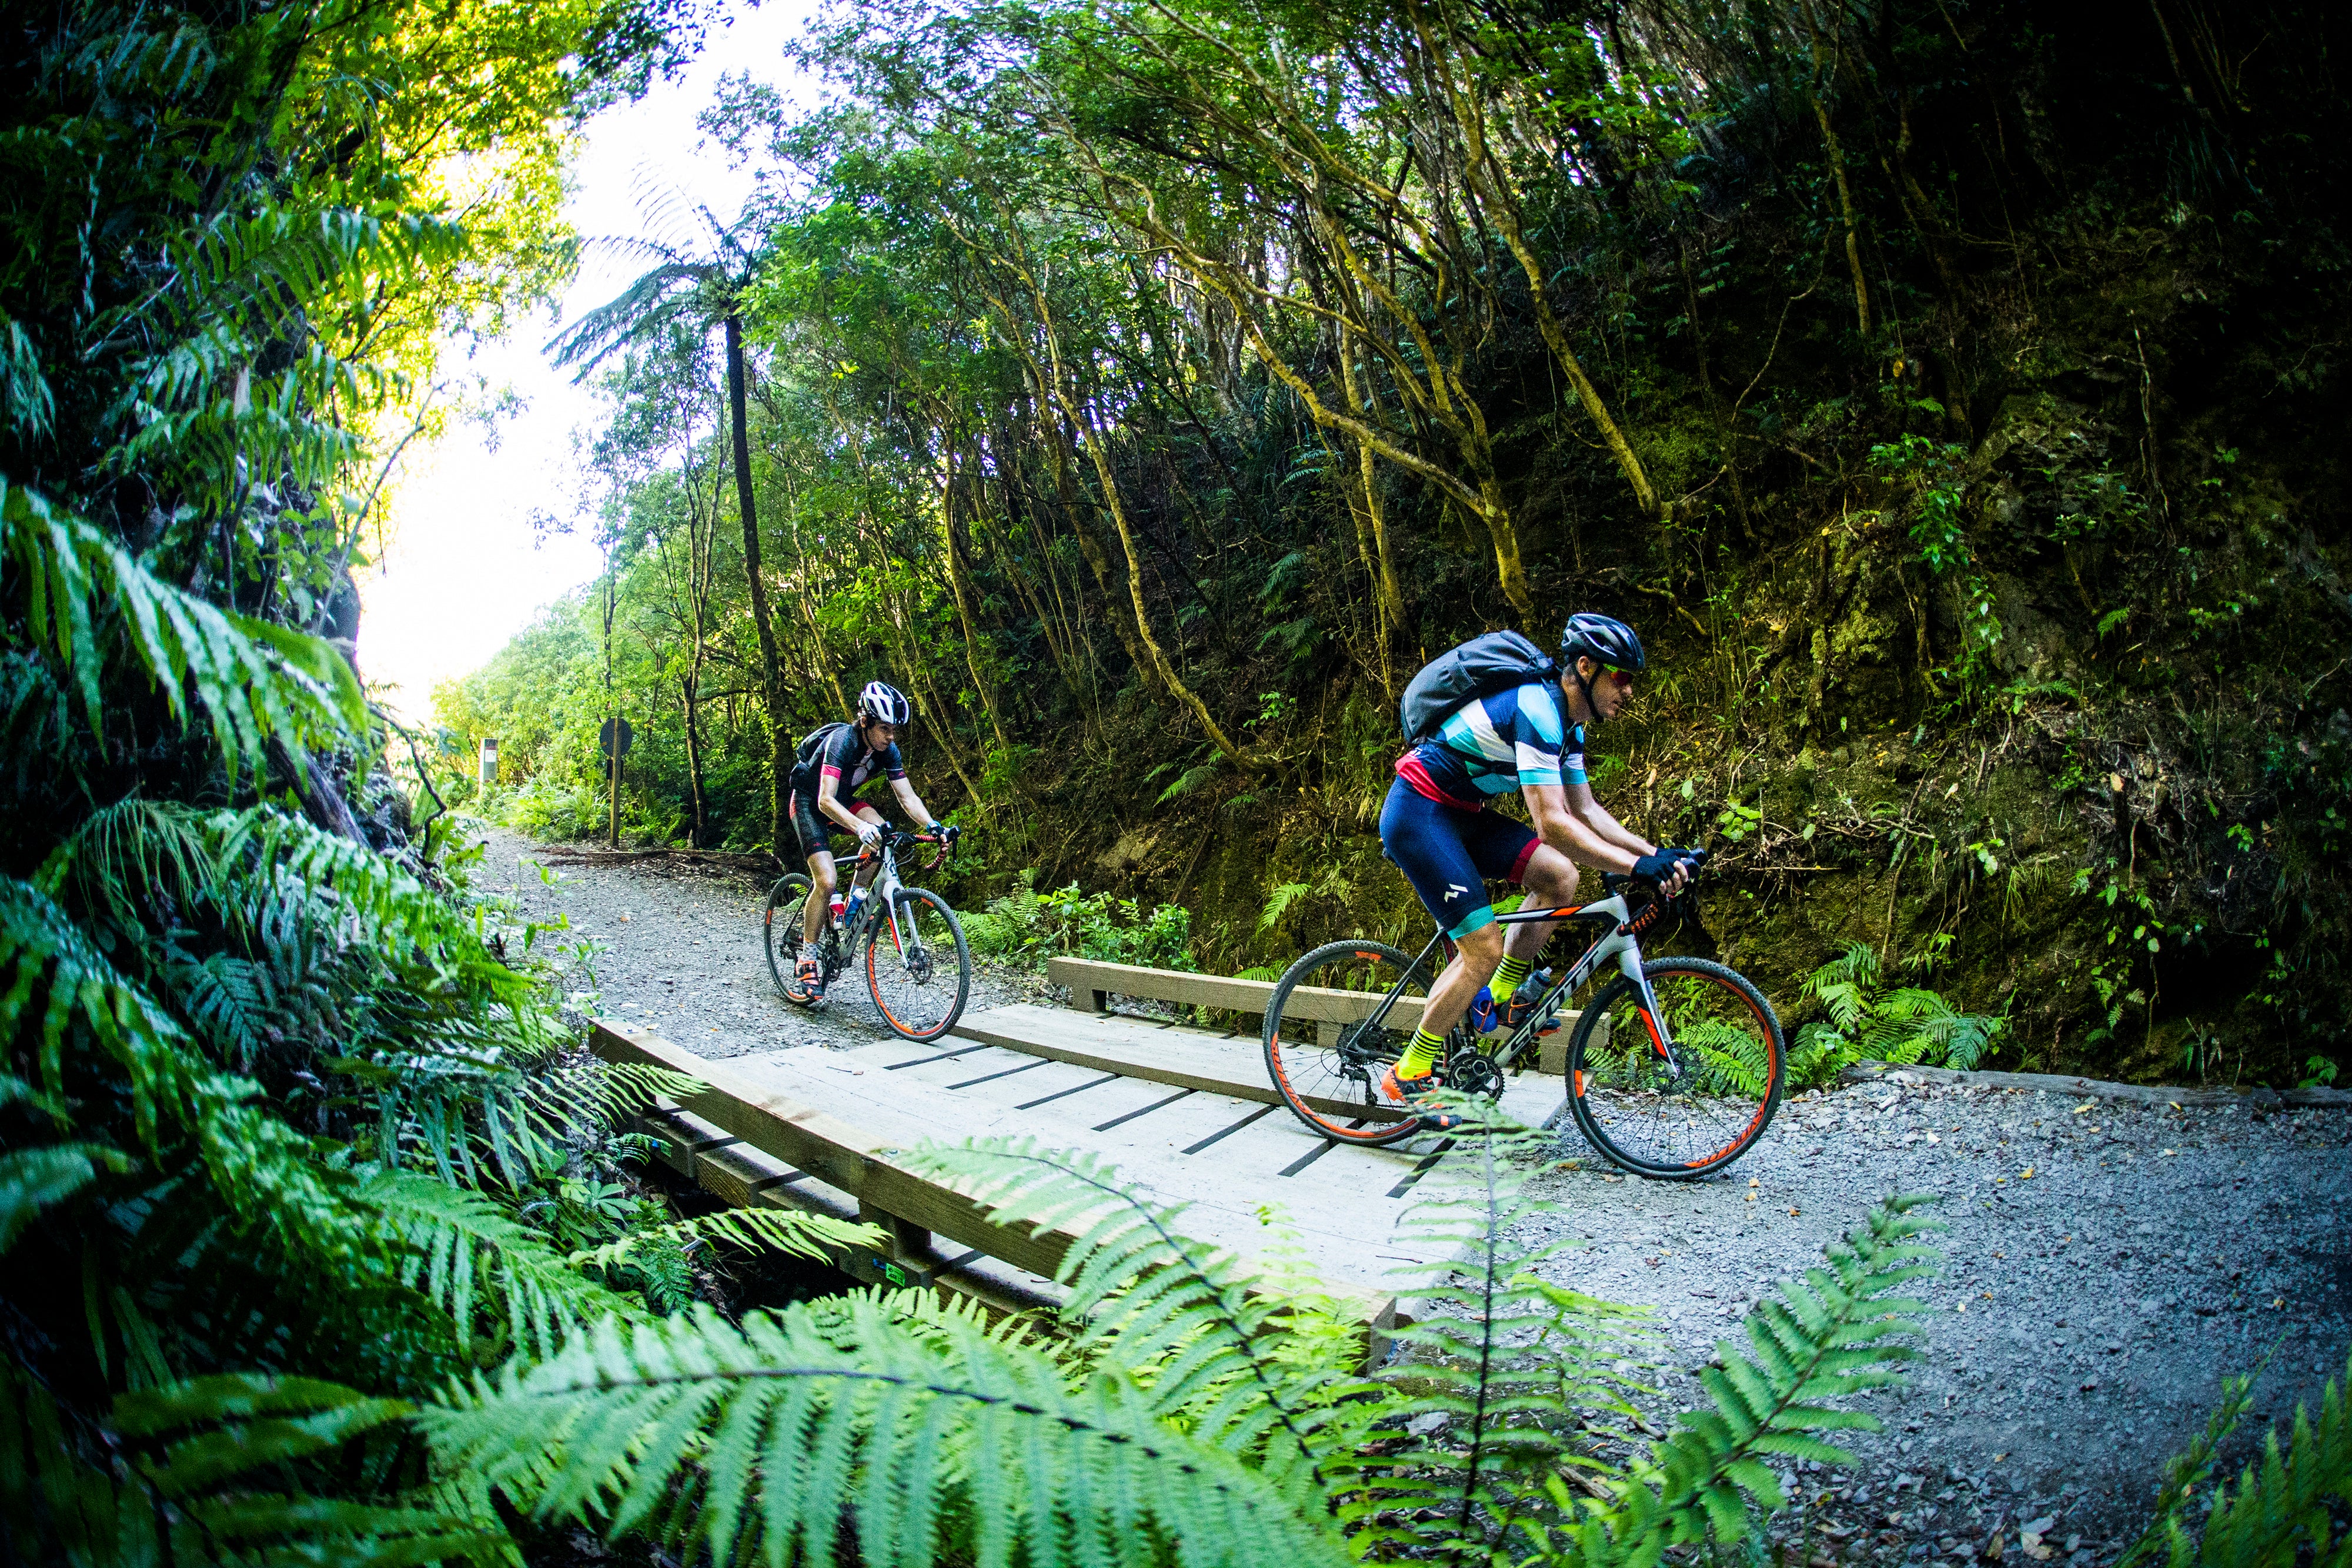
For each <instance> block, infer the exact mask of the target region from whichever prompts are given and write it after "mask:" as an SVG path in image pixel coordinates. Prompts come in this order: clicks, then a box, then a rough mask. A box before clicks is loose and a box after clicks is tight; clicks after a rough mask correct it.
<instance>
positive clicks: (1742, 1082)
mask: <svg viewBox="0 0 2352 1568" xmlns="http://www.w3.org/2000/svg"><path fill="white" fill-rule="evenodd" d="M1698 858H1699V860H1700V861H1701V862H1702V863H1703V862H1704V860H1705V857H1704V856H1703V855H1702V856H1700V857H1698ZM1648 885H1649V884H1648V883H1642V882H1638V881H1637V880H1636V879H1634V878H1633V877H1623V876H1614V875H1608V874H1604V875H1603V876H1602V878H1601V887H1602V891H1603V892H1604V893H1606V894H1608V896H1606V897H1604V898H1601V899H1598V900H1596V901H1594V902H1593V903H1591V904H1582V905H1580V906H1577V907H1574V908H1567V909H1528V908H1521V909H1517V910H1515V911H1513V912H1512V913H1510V914H1507V915H1497V916H1496V922H1497V923H1498V924H1500V925H1527V924H1529V923H1531V922H1534V921H1539V920H1559V921H1563V922H1567V923H1570V924H1569V925H1568V926H1566V927H1564V930H1565V929H1572V928H1574V927H1575V926H1577V925H1582V926H1584V927H1585V929H1586V930H1587V931H1588V932H1591V931H1592V930H1593V928H1594V927H1600V929H1599V931H1598V933H1597V936H1595V937H1594V940H1593V941H1592V942H1591V945H1590V946H1587V947H1586V948H1585V950H1584V951H1583V952H1582V953H1581V954H1580V955H1579V956H1577V958H1576V960H1575V962H1574V963H1572V964H1570V965H1569V966H1568V967H1567V968H1566V969H1565V970H1563V971H1561V972H1560V973H1559V974H1558V975H1557V976H1556V977H1553V978H1551V979H1550V980H1549V982H1548V983H1546V984H1543V985H1542V986H1541V987H1540V988H1539V990H1538V997H1539V1000H1538V1005H1537V1007H1536V1009H1535V1011H1534V1012H1533V1013H1532V1014H1530V1015H1529V1016H1528V1019H1527V1020H1526V1021H1525V1022H1524V1023H1522V1024H1521V1025H1520V1026H1519V1027H1518V1028H1517V1029H1516V1030H1512V1031H1511V1032H1509V1033H1508V1034H1495V1035H1489V1036H1486V1037H1484V1038H1483V1039H1482V1038H1481V1037H1479V1036H1477V1035H1475V1034H1473V1033H1472V1032H1471V1030H1470V1025H1469V1022H1468V1020H1467V1019H1465V1020H1464V1021H1463V1022H1462V1023H1460V1024H1457V1025H1456V1026H1455V1027H1454V1030H1452V1031H1451V1032H1450V1033H1449V1034H1448V1035H1447V1036H1446V1040H1445V1058H1444V1063H1443V1066H1442V1068H1441V1071H1442V1073H1443V1075H1444V1082H1445V1083H1446V1084H1447V1086H1448V1087H1450V1088H1452V1089H1454V1090H1455V1091H1456V1092H1464V1093H1473V1094H1486V1095H1487V1096H1489V1097H1499V1096H1500V1095H1501V1094H1502V1092H1503V1082H1504V1078H1505V1076H1506V1075H1507V1074H1510V1073H1514V1072H1520V1071H1526V1070H1527V1069H1528V1067H1530V1066H1533V1065H1535V1063H1536V1062H1537V1061H1538V1060H1539V1055H1538V1044H1537V1042H1538V1040H1539V1039H1540V1038H1541V1037H1542V1036H1543V1035H1546V1034H1549V1033H1551V1032H1553V1031H1554V1030H1556V1029H1558V1028H1559V1024H1558V1023H1557V1022H1555V1021H1554V1020H1555V1018H1556V1015H1557V1013H1558V1011H1559V1009H1560V1008H1561V1007H1562V1006H1563V1005H1564V1004H1565V1003H1566V1002H1567V1000H1568V998H1569V997H1570V995H1572V994H1573V993H1574V992H1575V991H1576V990H1577V989H1578V988H1580V987H1581V986H1582V985H1583V984H1584V983H1585V982H1586V981H1587V980H1589V979H1591V978H1592V977H1594V976H1595V975H1597V974H1599V973H1600V972H1601V968H1602V967H1603V966H1613V967H1615V969H1616V971H1617V972H1616V975H1615V976H1614V977H1612V979H1611V980H1610V981H1609V982H1608V984H1606V985H1604V986H1603V987H1601V991H1600V993H1599V994H1598V995H1597V996H1595V997H1594V998H1592V1000H1591V1003H1590V1004H1589V1005H1588V1006H1586V1008H1585V1009H1584V1010H1583V1013H1582V1014H1581V1016H1580V1017H1579V1018H1578V1019H1577V1020H1576V1023H1575V1025H1574V1027H1573V1028H1572V1029H1570V1031H1569V1037H1568V1049H1567V1051H1566V1059H1565V1067H1566V1077H1567V1087H1568V1104H1569V1109H1570V1113H1572V1114H1573V1115H1574V1116H1575V1118H1576V1125H1577V1128H1578V1130H1579V1131H1580V1132H1581V1133H1582V1134H1584V1136H1585V1139H1586V1141H1587V1142H1589V1143H1591V1145H1592V1146H1593V1147H1594V1148H1595V1149H1597V1150H1599V1151H1600V1152H1601V1155H1602V1156H1603V1157H1604V1158H1606V1159H1608V1160H1609V1161H1610V1163H1611V1164H1612V1165H1615V1166H1618V1167H1620V1168H1621V1169H1623V1170H1628V1171H1632V1172H1633V1173H1634V1174H1635V1175H1638V1176H1651V1177H1656V1178H1664V1179H1685V1180H1686V1179H1688V1178H1690V1177H1694V1176H1705V1175H1706V1174H1707V1173H1708V1172H1710V1171H1716V1170H1720V1169H1722V1168H1723V1167H1724V1166H1727V1165H1729V1164H1730V1163H1731V1162H1732V1161H1734V1160H1736V1159H1738V1157H1739V1156H1740V1155H1743V1154H1745V1153H1747V1152H1748V1149H1749V1148H1750V1147H1752V1146H1753V1145H1755V1143H1756V1140H1757V1139H1758V1138H1759V1137H1761V1136H1763V1134H1764V1129H1765V1128H1766V1127H1767V1126H1769V1125H1770V1124H1771V1121H1772V1113H1773V1112H1774V1111H1776V1110H1778V1109H1779V1107H1780V1092H1781V1089H1782V1085H1783V1082H1784V1081H1785V1078H1786V1074H1787V1058H1788V1049H1787V1044H1786V1041H1785V1040H1784V1039H1783V1037H1782V1035H1781V1032H1780V1018H1779V1017H1778V1015H1776V1014H1775V1013H1774V1012H1773V1011H1772V1004H1771V1003H1770V1002H1769V1001H1767V1000H1765V999H1764V993H1763V992H1762V991H1759V990H1758V989H1757V988H1756V987H1755V986H1754V985H1753V984H1752V983H1750V982H1749V981H1748V978H1747V977H1745V976H1743V975H1741V974H1739V973H1738V971H1737V970H1734V969H1731V968H1728V967H1726V966H1724V965H1722V964H1717V963H1715V962H1713V961H1712V960H1709V959H1706V958H1684V957H1665V958H1644V957H1643V956H1642V946H1641V940H1640V939H1641V936H1642V934H1643V932H1645V931H1648V930H1650V929H1652V928H1653V927H1654V926H1655V925H1657V924H1658V922H1659V921H1660V920H1662V919H1663V918H1664V916H1665V915H1666V913H1667V912H1668V911H1669V910H1671V909H1672V908H1673V907H1674V904H1673V901H1671V900H1668V899H1665V898H1654V899H1652V900H1650V901H1648V902H1646V903H1645V904H1643V906H1642V907H1641V908H1640V909H1639V910H1638V911H1637V910H1635V909H1633V907H1632V906H1630V905H1629V904H1627V902H1626V894H1627V893H1628V892H1630V891H1633V890H1635V889H1638V888H1644V887H1647V886H1648ZM1555 940H1557V938H1555ZM1453 958H1454V944H1453V943H1452V942H1450V941H1448V940H1447V939H1446V936H1445V934H1444V932H1442V931H1441V932H1439V933H1438V934H1437V935H1435V936H1433V937H1431V938H1430V940H1429V943H1428V945H1427V946H1423V948H1422V950H1421V953H1420V956H1417V957H1411V958H1409V957H1407V956H1405V954H1404V952H1403V951H1402V949H1400V948H1396V947H1391V946H1388V945H1386V944H1385V943H1381V942H1372V941H1367V940H1362V939H1356V940H1350V941H1340V942H1330V943H1326V944H1325V945H1324V946H1320V947H1318V948H1316V949H1315V950H1314V951H1313V952H1311V953H1309V954H1307V956H1305V957H1303V958H1300V959H1299V960H1298V961H1297V963H1295V964H1293V965H1291V966H1290V967H1289V968H1288V969H1286V970H1285V971H1284V972H1283V976H1282V977H1281V978H1280V979H1279V980H1277V981H1276V983H1275V988H1274V995H1273V997H1272V998H1271V999H1270V1000H1269V1001H1268V1003H1267V1005H1266V1012H1265V1035H1264V1043H1265V1064H1266V1070H1267V1071H1269V1072H1270V1073H1272V1074H1273V1077H1274V1086H1275V1088H1276V1091H1278V1092H1280V1093H1281V1095H1282V1098H1283V1101H1284V1103H1286V1104H1287V1105H1288V1106H1289V1107H1290V1109H1291V1111H1292V1113H1294V1114H1296V1115H1297V1117H1298V1119H1299V1120H1300V1121H1302V1122H1304V1123H1306V1124H1307V1128H1308V1130H1309V1131H1311V1132H1313V1133H1314V1134H1317V1135H1318V1137H1325V1138H1329V1139H1331V1140H1332V1141H1333V1142H1335V1143H1343V1144H1374V1145H1377V1144H1397V1143H1402V1142H1404V1141H1405V1140H1407V1139H1409V1138H1412V1137H1415V1136H1418V1135H1420V1134H1423V1132H1425V1131H1426V1130H1427V1129H1425V1128H1424V1127H1423V1124H1422V1123H1421V1121H1420V1119H1419V1118H1417V1117H1415V1116H1414V1115H1413V1114H1412V1113H1411V1112H1409V1111H1403V1110H1400V1109H1398V1108H1397V1107H1396V1106H1394V1105H1391V1104H1390V1103H1388V1102H1386V1101H1384V1100H1382V1099H1381V1096H1380V1094H1379V1092H1378V1091H1377V1090H1376V1089H1375V1088H1374V1085H1375V1084H1377V1083H1379V1082H1380V1081H1381V1075H1382V1074H1383V1073H1385V1072H1386V1071H1388V1069H1389V1066H1390V1064H1391V1063H1392V1062H1394V1061H1396V1060H1397V1058H1398V1057H1400V1056H1401V1055H1402V1054H1403V1052H1404V1048H1405V1046H1406V1044H1407V1043H1408V1042H1409V1041H1410V1040H1412V1033H1413V1030H1416V1029H1418V1028H1419V1027H1420V1026H1421V1004H1422V999H1423V998H1425V997H1426V996H1427V995H1428V994H1429V986H1430V983H1431V982H1432V981H1433V980H1434V979H1435V978H1436V977H1437V976H1438V975H1439V974H1440V973H1441V972H1443V971H1444V967H1445V966H1446V965H1447V964H1449V963H1451V962H1452V961H1453Z"/></svg>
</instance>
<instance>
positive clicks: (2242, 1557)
mask: <svg viewBox="0 0 2352 1568" xmlns="http://www.w3.org/2000/svg"><path fill="white" fill-rule="evenodd" d="M2253 1381H2254V1380H2253V1379H2252V1377H2234V1378H2231V1379H2229V1380H2228V1381H2227V1382H2226V1383H2224V1385H2222V1386H2223V1390H2224V1393H2223V1398H2222V1403H2221V1408H2220V1409H2219V1410H2217V1411H2216V1412H2215V1413H2214V1415H2213V1417H2212V1419H2211V1421H2210V1422H2209V1423H2208V1425H2207V1427H2206V1430H2205V1434H2204V1436H2203V1437H2200V1439H2199V1441H2198V1442H2197V1443H2196V1444H2194V1445H2192V1446H2191V1448H2189V1451H2188V1452H2187V1453H2186V1454H2184V1455H2182V1456H2181V1457H2180V1458H2178V1459H2176V1460H2174V1461H2173V1463H2172V1465H2171V1466H2170V1467H2169V1469H2170V1474H2169V1475H2168V1477H2167V1480H2166V1485H2165V1488H2164V1491H2163V1493H2162V1494H2161V1496H2160V1497H2159V1498H2158V1505H2157V1517H2156V1520H2155V1521H2154V1522H2153V1523H2151V1524H2150V1525H2149V1526H2148V1528H2147V1532H2146V1533H2144V1534H2143V1535H2142V1536H2141V1537H2140V1539H2139V1540H2138V1541H2137V1542H2135V1543H2134V1545H2133V1546H2132V1548H2131V1550H2130V1551H2128V1552H2126V1553H2125V1554H2124V1555H2123V1557H2122V1559H2121V1560H2120V1563H2118V1568H2129V1565H2130V1564H2133V1563H2138V1562H2139V1561H2141V1560H2142V1559H2144V1558H2146V1557H2147V1556H2149V1555H2151V1554H2153V1552H2155V1551H2156V1549H2157V1548H2158V1545H2161V1546H2162V1547H2163V1548H2164V1550H2165V1556H2166V1561H2167V1563H2168V1568H2192V1565H2193V1568H2294V1564H2295V1563H2316V1564H2321V1565H2323V1568H2343V1565H2344V1564H2345V1563H2347V1561H2352V1531H2345V1530H2342V1529H2340V1528H2338V1527H2337V1525H2336V1522H2335V1521H2336V1520H2337V1519H2341V1518H2343V1517H2345V1516H2346V1511H2347V1509H2352V1398H2347V1388H2352V1364H2347V1367H2346V1369H2345V1381H2344V1382H2343V1383H2338V1382H2336V1380H2334V1379H2332V1378H2331V1379H2330V1380H2329V1381H2328V1384H2327V1387H2326V1392H2325V1393H2324V1394H2323V1395H2322V1396H2321V1400H2320V1407H2319V1416H2318V1419H2317V1420H2316V1421H2314V1420H2313V1419H2312V1418H2311V1416H2310V1415H2309V1414H2308V1413H2307V1411H2306V1410H2305V1407H2304V1406H2301V1405H2297V1406H2295V1411H2294V1426H2293V1427H2292V1429H2291V1432H2290V1435H2289V1437H2288V1440H2287V1443H2286V1446H2285V1447H2284V1448H2281V1446H2280V1444H2279V1438H2278V1433H2277V1431H2276V1430H2273V1431H2272V1432H2271V1433H2270V1434H2269V1435H2268V1437H2267V1438H2266V1440H2265V1442H2264V1445H2263V1457H2262V1460H2261V1462H2260V1463H2259V1464H2258V1465H2248V1466H2247V1467H2246V1468H2245V1469H2242V1471H2240V1472H2239V1475H2238V1481H2237V1485H2236V1486H2235V1488H2232V1487H2231V1486H2230V1484H2229V1483H2228V1482H2227V1481H2226V1480H2225V1481H2223V1482H2222V1483H2221V1485H2220V1486H2218V1487H2217V1488H2216V1489H2215V1490H2214V1494H2213V1499H2212V1502H2211V1506H2210V1510H2209V1511H2208V1512H2207V1514H2206V1516H2205V1521H2204V1528H2203V1529H2202V1530H2201V1531H2198V1532H2197V1534H2196V1538H2195V1539H2194V1540H2192V1539H2191V1532H2190V1531H2189V1527H2188V1526H2187V1525H2186V1524H2184V1523H2183V1522H2182V1515H2184V1514H2185V1513H2186V1512H2187V1511H2188V1510H2189V1501H2190V1499H2191V1498H2192V1497H2193V1496H2194V1495H2195V1493H2196V1490H2197V1489H2198V1487H2199V1486H2200V1485H2201V1484H2202V1483H2203V1481H2204V1480H2205V1479H2206V1478H2207V1477H2208V1476H2209V1475H2210V1473H2211V1471H2212V1469H2213V1465H2214V1461H2215V1458H2216V1455H2217V1450H2218V1449H2219V1448H2220V1447H2221V1441H2222V1439H2223V1438H2225V1437H2228V1436H2229V1434H2230V1433H2231V1431H2232V1430H2233V1429H2234V1428H2235V1427H2237V1425H2238V1423H2239V1421H2240V1420H2241V1419H2242V1416H2243V1415H2244V1412H2245V1409H2246V1407H2247V1406H2248V1404H2249V1403H2250V1397H2249V1396H2250V1391H2251V1390H2252V1386H2253Z"/></svg>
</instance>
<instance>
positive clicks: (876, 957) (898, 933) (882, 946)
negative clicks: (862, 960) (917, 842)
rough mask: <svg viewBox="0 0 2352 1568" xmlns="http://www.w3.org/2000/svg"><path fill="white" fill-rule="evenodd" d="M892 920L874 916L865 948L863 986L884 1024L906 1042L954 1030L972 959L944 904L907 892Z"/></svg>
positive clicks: (968, 984) (967, 992) (968, 988)
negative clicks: (871, 998)
mask: <svg viewBox="0 0 2352 1568" xmlns="http://www.w3.org/2000/svg"><path fill="white" fill-rule="evenodd" d="M896 913H897V918H896V919H895V920H894V919H892V918H890V916H889V915H887V913H880V912H877V916H876V919H875V924H874V928H873V932H872V935H871V936H870V938H869V939H868V941H867V944H866V988H867V989H868V990H869V991H870V992H872V994H873V997H874V1005H875V1006H876V1007H877V1008H879V1009H881V1010H882V1018H883V1021H884V1022H886V1023H887V1024H888V1025H889V1026H890V1027H891V1028H892V1029H893V1030H897V1031H898V1033H900V1034H903V1035H905V1036H906V1037H907V1038H908V1039H909V1040H933V1039H936V1038H938V1037H939V1036H940V1035H942V1034H945V1033H946V1032H947V1031H948V1030H950V1028H952V1027H954V1024H955V1020H956V1019H957V1018H958V1017H959V1016H960V1015H961V1013H962V1011H963V1004H964V999H965V998H966V997H967V996H969V995H970V994H971V956H970V953H969V951H968V949H966V947H965V946H964V940H963V933H962V931H961V929H960V928H959V927H958V925H957V924H956V920H955V916H954V915H953V914H952V913H951V912H950V910H949V909H948V906H947V905H946V904H944V903H941V902H940V900H939V899H938V898H936V897H934V896H933V895H932V894H927V893H920V892H910V893H908V894H905V895H904V896H903V898H902V899H901V901H900V902H899V903H898V906H897V911H896Z"/></svg>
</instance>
